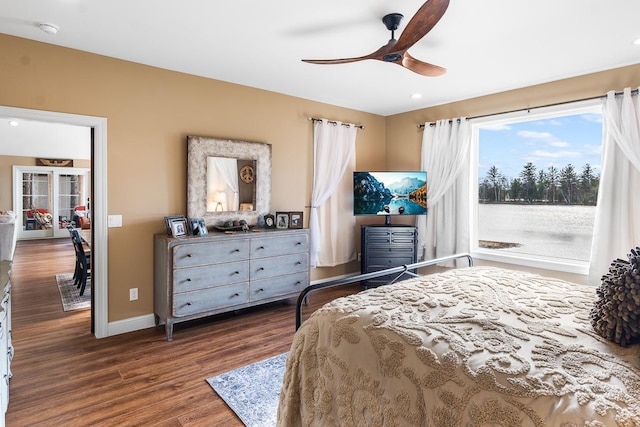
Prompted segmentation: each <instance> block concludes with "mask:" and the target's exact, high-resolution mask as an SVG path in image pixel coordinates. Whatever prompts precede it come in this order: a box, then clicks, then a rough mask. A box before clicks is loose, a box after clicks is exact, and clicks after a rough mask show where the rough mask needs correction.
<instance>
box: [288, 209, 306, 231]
mask: <svg viewBox="0 0 640 427" xmlns="http://www.w3.org/2000/svg"><path fill="white" fill-rule="evenodd" d="M302 215H303V214H302V212H297V211H294V212H289V228H302V222H303V221H302V220H303V216H302Z"/></svg>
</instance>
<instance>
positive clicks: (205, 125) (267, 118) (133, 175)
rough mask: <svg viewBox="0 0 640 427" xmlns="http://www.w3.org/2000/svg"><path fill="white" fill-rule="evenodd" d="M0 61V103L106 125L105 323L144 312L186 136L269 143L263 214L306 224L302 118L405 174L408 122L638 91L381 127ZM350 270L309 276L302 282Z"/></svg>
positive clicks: (150, 75) (574, 82)
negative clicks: (346, 125) (335, 124)
mask: <svg viewBox="0 0 640 427" xmlns="http://www.w3.org/2000/svg"><path fill="white" fill-rule="evenodd" d="M0 52H2V55H0V70H1V75H2V79H0V105H4V106H11V107H20V108H30V109H37V110H48V111H56V112H65V113H74V114H82V115H89V116H99V117H106V118H107V120H108V129H107V132H108V153H107V154H108V157H107V164H108V171H107V173H108V208H109V209H108V210H109V214H121V215H122V216H123V227H122V228H111V229H109V269H108V273H109V321H117V320H122V319H127V318H131V317H135V316H141V315H146V314H150V313H152V311H153V292H152V290H153V268H152V266H153V261H152V256H153V250H152V247H153V245H152V236H153V234H155V233H158V232H163V230H164V222H163V217H164V216H165V215H171V214H185V213H186V212H185V210H186V195H185V193H186V136H187V135H188V134H194V135H206V136H214V137H223V138H231V139H242V140H248V141H262V142H268V143H270V144H272V146H273V173H272V191H273V193H272V199H271V200H272V201H271V210H272V211H273V212H275V211H303V212H304V213H305V226H307V221H308V212H309V211H308V209H307V208H306V206H307V205H308V204H309V199H310V194H311V180H312V127H311V124H310V122H309V121H308V120H307V117H308V116H314V117H325V118H329V119H335V120H341V121H345V122H352V123H359V124H363V125H365V126H366V130H364V131H359V132H358V139H357V158H358V160H357V168H358V169H380V168H386V169H406V170H410V169H419V166H420V164H419V154H420V144H421V137H422V132H421V131H420V130H419V129H418V128H417V125H418V124H419V123H424V122H425V121H433V120H436V119H440V118H451V117H457V116H461V115H464V116H475V115H481V114H489V113H497V112H502V111H506V110H511V109H517V108H526V107H533V106H539V105H547V104H550V103H555V102H562V101H570V100H576V99H581V98H585V97H591V96H599V95H602V94H603V93H605V92H606V91H608V90H611V89H621V88H623V87H625V86H632V87H636V86H639V85H640V65H637V66H632V67H625V68H621V69H618V70H613V71H609V72H604V73H597V74H593V75H589V76H583V77H579V78H574V79H569V80H565V81H560V82H555V83H550V84H545V85H539V86H535V87H531V88H527V89H522V90H514V91H510V92H505V93H502V94H496V95H491V96H486V97H482V98H476V99H471V100H468V101H462V102H456V103H453V104H448V105H443V106H439V107H434V108H428V109H423V110H418V111H413V112H409V113H405V114H398V115H394V116H390V117H386V118H385V117H380V116H376V115H373V114H367V113H363V112H359V111H355V110H350V109H346V108H340V107H335V106H331V105H327V104H321V103H317V102H312V101H307V100H303V99H299V98H294V97H290V96H285V95H279V94H275V93H272V92H267V91H262V90H258V89H253V88H248V87H244V86H238V85H234V84H229V83H224V82H220V81H215V80H210V79H205V78H201V77H195V76H191V75H186V74H180V73H176V72H171V71H167V70H161V69H157V68H152V67H148V66H144V65H139V64H134V63H130V62H126V61H121V60H116V59H111V58H107V57H103V56H98V55H93V54H90V53H86V52H81V51H76V50H71V49H66V48H61V47H57V46H53V45H47V44H43V43H38V42H33V41H29V40H25V39H20V38H15V37H10V36H6V35H0ZM310 83H312V82H310ZM0 191H2V192H4V191H6V190H5V187H4V186H3V187H2V188H0ZM2 197H4V196H2ZM359 221H362V220H360V219H359ZM358 237H359V231H356V238H358ZM357 268H358V267H357V265H356V263H352V264H350V265H345V266H341V267H337V268H333V269H317V270H314V271H313V272H312V279H318V278H324V277H332V276H335V275H340V274H344V273H347V272H353V271H356V270H357ZM131 287H137V288H139V296H140V299H139V300H138V301H133V302H129V292H128V290H129V288H131Z"/></svg>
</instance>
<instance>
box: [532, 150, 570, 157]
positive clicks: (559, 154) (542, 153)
mask: <svg viewBox="0 0 640 427" xmlns="http://www.w3.org/2000/svg"><path fill="white" fill-rule="evenodd" d="M531 155H533V156H535V157H542V158H545V159H559V158H573V159H575V158H576V157H581V156H582V153H580V152H578V151H554V152H551V151H544V150H536V151H534V152H533V153H531Z"/></svg>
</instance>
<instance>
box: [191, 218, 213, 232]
mask: <svg viewBox="0 0 640 427" xmlns="http://www.w3.org/2000/svg"><path fill="white" fill-rule="evenodd" d="M189 228H190V233H191V234H192V235H194V236H206V235H207V234H209V230H207V224H206V223H205V221H204V218H189Z"/></svg>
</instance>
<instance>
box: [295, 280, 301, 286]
mask: <svg viewBox="0 0 640 427" xmlns="http://www.w3.org/2000/svg"><path fill="white" fill-rule="evenodd" d="M300 284H302V282H301V281H299V280H298V281H297V282H296V284H295V285H294V286H298V285H300Z"/></svg>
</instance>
